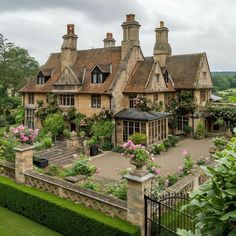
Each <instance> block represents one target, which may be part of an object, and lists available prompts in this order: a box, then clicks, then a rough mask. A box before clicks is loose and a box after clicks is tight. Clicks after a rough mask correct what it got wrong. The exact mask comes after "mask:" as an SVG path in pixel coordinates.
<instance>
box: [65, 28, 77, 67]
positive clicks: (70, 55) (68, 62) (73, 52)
mask: <svg viewBox="0 0 236 236" xmlns="http://www.w3.org/2000/svg"><path fill="white" fill-rule="evenodd" d="M77 38H78V36H77V35H75V26H74V24H68V25H67V34H65V35H64V36H63V43H62V46H61V71H63V70H64V69H65V67H69V66H73V65H74V64H75V62H76V60H77Z"/></svg>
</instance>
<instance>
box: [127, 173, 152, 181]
mask: <svg viewBox="0 0 236 236" xmlns="http://www.w3.org/2000/svg"><path fill="white" fill-rule="evenodd" d="M124 177H125V178H126V179H128V180H131V181H134V182H138V183H143V182H146V181H147V180H149V179H151V178H153V177H154V174H151V173H149V174H146V175H144V176H137V175H132V174H128V175H125V176H124Z"/></svg>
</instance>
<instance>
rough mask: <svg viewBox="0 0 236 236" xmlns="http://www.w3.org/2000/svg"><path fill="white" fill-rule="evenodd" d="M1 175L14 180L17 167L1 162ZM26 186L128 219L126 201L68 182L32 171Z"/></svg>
mask: <svg viewBox="0 0 236 236" xmlns="http://www.w3.org/2000/svg"><path fill="white" fill-rule="evenodd" d="M0 174H1V175H4V176H6V177H8V178H11V179H14V177H15V165H14V164H13V163H10V162H1V163H0ZM25 184H26V185H29V186H31V187H34V188H37V189H40V190H43V191H46V192H49V193H53V194H55V195H57V196H60V197H63V198H66V199H69V200H71V201H73V202H76V203H79V204H81V205H84V206H86V207H89V208H92V209H95V210H98V211H101V212H103V213H105V214H107V215H110V216H112V217H118V218H120V219H123V220H126V219H127V202H126V201H122V200H119V199H115V198H113V197H110V196H107V195H104V194H101V193H98V192H95V191H93V190H90V189H85V188H81V187H79V186H77V185H75V184H72V183H68V182H67V181H64V180H60V179H57V178H54V177H51V176H48V175H45V174H41V173H37V172H35V171H32V170H27V171H26V172H25Z"/></svg>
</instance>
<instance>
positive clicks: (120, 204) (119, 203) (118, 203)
mask: <svg viewBox="0 0 236 236" xmlns="http://www.w3.org/2000/svg"><path fill="white" fill-rule="evenodd" d="M25 175H26V176H29V177H32V178H35V179H39V180H41V181H44V182H47V183H49V184H52V185H56V186H59V187H62V188H64V189H67V190H70V191H72V192H75V193H78V194H81V195H84V196H86V197H88V198H92V199H95V200H97V201H100V202H103V203H106V204H109V205H112V206H114V207H117V208H120V209H123V210H127V202H126V201H123V200H120V199H115V198H113V197H111V196H107V195H105V194H102V193H98V192H95V191H93V190H90V189H85V188H82V187H80V186H77V185H75V184H72V183H69V182H67V181H64V180H60V179H57V178H55V177H52V176H48V175H45V174H41V173H36V172H35V171H32V170H27V171H26V173H25Z"/></svg>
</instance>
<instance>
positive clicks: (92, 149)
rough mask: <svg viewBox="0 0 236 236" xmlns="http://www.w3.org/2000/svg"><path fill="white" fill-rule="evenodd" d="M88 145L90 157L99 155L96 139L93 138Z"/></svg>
mask: <svg viewBox="0 0 236 236" xmlns="http://www.w3.org/2000/svg"><path fill="white" fill-rule="evenodd" d="M87 144H88V145H89V147H90V156H96V155H97V154H98V146H97V142H96V140H95V139H94V138H91V139H89V140H88V141H87Z"/></svg>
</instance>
